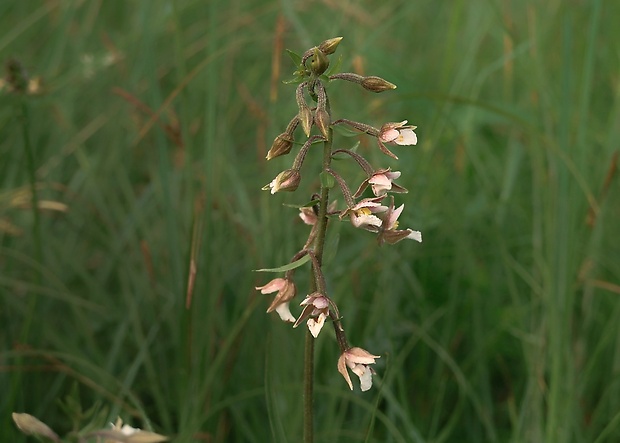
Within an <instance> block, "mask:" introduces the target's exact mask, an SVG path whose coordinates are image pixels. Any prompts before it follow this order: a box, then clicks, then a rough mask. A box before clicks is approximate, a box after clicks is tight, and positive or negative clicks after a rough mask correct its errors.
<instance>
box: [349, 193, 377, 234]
mask: <svg viewBox="0 0 620 443" xmlns="http://www.w3.org/2000/svg"><path fill="white" fill-rule="evenodd" d="M381 200H383V196H381V197H375V198H365V199H362V200H360V201H359V202H357V203H356V204H354V205H353V206H351V207H350V208H347V209H345V210H344V211H342V212H341V213H340V218H341V219H342V218H343V217H344V216H346V215H348V216H349V218H350V219H351V224H352V225H353V226H355V227H356V228H361V229H365V230H367V231H371V232H379V228H380V227H381V223H382V220H381V219H380V218H379V217H377V216H376V215H374V214H378V213H381V212H385V211H387V210H388V207H387V206H383V205H382V204H381Z"/></svg>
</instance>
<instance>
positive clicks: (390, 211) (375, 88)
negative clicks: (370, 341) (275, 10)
mask: <svg viewBox="0 0 620 443" xmlns="http://www.w3.org/2000/svg"><path fill="white" fill-rule="evenodd" d="M341 40H342V38H341V37H337V38H333V39H329V40H326V41H324V42H323V43H321V44H320V45H318V46H315V47H312V48H310V49H308V50H307V51H305V52H304V53H303V55H302V56H299V55H293V56H292V58H293V59H294V60H296V63H298V66H297V70H296V71H295V72H294V76H295V78H294V79H293V80H292V81H291V82H290V83H297V84H298V86H297V88H296V90H295V100H296V103H297V107H298V111H297V114H296V115H295V116H294V117H293V119H292V120H291V121H290V123H289V124H288V127H287V128H286V131H285V132H284V133H282V134H280V135H279V136H277V137H276V138H275V140H274V142H273V145H272V148H271V149H270V151H269V154H268V155H267V159H268V160H270V159H272V158H275V157H278V156H281V155H286V154H288V153H289V152H290V151H291V150H292V148H293V146H294V145H301V148H300V149H299V152H298V153H297V155H296V156H295V159H294V161H293V163H292V165H291V166H290V168H288V169H285V170H283V171H282V172H280V173H279V174H278V175H277V176H276V178H275V179H273V180H272V182H271V183H269V184H268V185H266V186H264V187H263V189H264V190H270V191H271V193H272V194H275V193H277V192H281V191H288V192H293V191H296V190H297V189H298V188H299V186H300V185H301V170H302V169H303V167H304V162H305V159H306V157H307V156H308V155H312V154H313V153H314V151H318V149H315V148H313V146H314V145H315V144H317V142H318V141H322V142H323V143H322V145H323V149H322V162H321V175H320V178H321V179H320V183H321V185H320V189H319V192H318V193H317V192H314V193H312V198H311V202H310V203H308V204H307V205H306V206H304V207H301V208H300V214H299V215H300V217H301V219H302V220H303V222H304V223H305V224H306V225H310V226H311V230H310V233H309V234H308V238H307V240H306V241H305V243H304V246H303V248H302V249H301V250H300V251H299V252H298V253H297V254H296V255H295V257H294V258H293V260H291V264H292V265H294V266H295V267H297V266H300V265H301V264H303V263H300V262H301V260H299V259H300V258H301V257H303V256H305V255H307V256H308V258H309V259H310V262H311V266H310V272H311V279H310V284H309V288H308V292H307V293H306V294H307V295H306V297H305V298H304V300H303V301H302V302H301V306H302V307H303V310H302V312H301V313H300V314H299V316H298V317H297V318H295V316H294V315H293V314H292V313H291V311H290V307H289V304H290V302H291V301H292V300H293V298H294V297H295V296H296V294H297V287H296V286H295V283H294V275H293V274H294V269H293V270H292V269H291V266H290V265H289V266H287V267H285V268H282V269H281V270H282V271H284V270H285V269H286V274H285V276H284V278H276V279H274V280H272V281H270V282H269V283H267V284H266V285H264V286H257V287H256V289H258V290H260V291H261V292H262V293H265V294H268V293H274V292H277V294H276V296H275V298H274V299H273V301H272V302H271V305H270V306H269V308H268V310H267V311H268V312H271V311H276V312H277V313H278V314H279V315H280V317H281V319H282V320H284V321H287V322H291V323H293V327H294V328H296V327H298V326H300V325H301V324H302V323H305V324H306V326H307V331H306V336H305V342H304V370H303V374H304V375H303V377H304V378H303V406H304V407H303V411H304V412H303V414H304V415H303V417H304V419H303V442H304V443H312V442H313V441H314V366H315V362H314V345H315V343H314V341H315V340H316V339H317V338H318V336H319V333H320V331H321V329H322V328H323V326H324V324H325V323H327V322H330V323H332V326H333V328H334V332H335V337H336V342H337V345H338V348H339V350H340V358H339V359H338V362H337V365H336V369H337V370H338V372H340V374H341V375H342V376H343V378H344V379H345V382H346V383H347V385H348V386H349V388H350V389H352V390H353V383H352V382H351V378H350V375H349V371H351V372H353V373H354V374H355V375H356V376H358V377H359V380H360V388H361V390H362V391H367V390H369V389H370V388H371V387H372V374H374V369H373V368H372V367H371V366H370V365H373V364H374V363H375V362H376V359H378V358H379V357H380V356H378V355H373V354H371V353H369V352H368V351H366V350H364V349H362V348H359V347H351V346H350V345H349V341H348V340H347V337H346V334H345V328H344V325H343V322H342V317H341V315H340V311H339V309H338V306H337V303H336V300H335V298H334V296H333V295H332V294H330V288H329V286H328V282H326V279H325V274H326V273H325V269H324V268H323V266H324V263H323V256H324V252H325V247H326V238H327V229H328V227H329V224H330V223H331V222H330V216H333V215H339V217H337V218H335V221H338V219H340V220H345V219H348V220H349V221H350V223H351V225H352V226H353V227H355V228H361V229H363V230H365V231H369V232H371V233H373V234H376V235H377V240H378V242H379V244H380V245H382V244H385V243H387V244H394V243H397V242H399V241H401V240H403V239H405V238H410V239H414V240H417V241H422V237H421V233H420V232H419V231H413V230H411V229H405V230H398V229H397V227H398V217H399V216H400V215H401V213H402V211H403V208H404V205H401V206H399V207H398V208H395V206H394V200H393V197H392V196H391V195H390V197H389V198H390V200H389V206H388V205H387V204H386V203H385V202H384V200H385V199H386V197H387V195H388V194H389V193H405V192H407V190H406V189H405V188H403V187H401V186H399V185H398V184H396V183H394V181H395V180H396V179H398V178H399V177H400V176H401V172H400V171H392V170H391V168H390V167H379V168H377V167H373V166H372V165H371V164H370V162H368V160H366V159H365V158H364V157H363V155H361V154H358V153H356V152H353V151H351V150H349V149H343V148H340V149H334V143H335V142H334V131H333V127H334V126H335V125H337V124H343V125H347V126H349V127H351V128H353V129H355V130H357V131H359V132H360V133H362V134H366V135H368V136H370V137H372V138H374V139H375V140H376V143H377V145H378V146H379V149H380V150H381V151H382V152H383V153H384V154H386V155H388V156H389V157H392V158H393V159H396V158H397V157H396V156H395V155H394V154H393V153H392V152H391V151H389V150H388V149H387V148H386V147H385V144H386V143H388V144H395V145H401V146H403V145H414V144H416V143H417V136H416V134H415V132H414V129H415V126H408V125H407V121H406V120H405V121H402V122H400V123H385V124H383V125H382V126H381V127H380V129H377V128H376V127H374V126H372V125H369V124H366V123H361V122H356V121H353V120H349V119H346V118H340V119H338V120H332V108H331V105H330V100H329V96H328V90H327V88H326V84H327V83H330V82H331V81H335V80H345V81H349V82H352V83H355V84H358V85H360V86H361V87H363V88H364V89H366V90H369V91H372V92H377V93H378V92H384V91H389V90H393V89H395V88H396V86H395V85H393V84H392V83H390V82H388V81H387V80H384V79H382V78H379V77H375V76H366V77H363V76H360V75H358V74H354V73H340V74H335V73H333V72H330V71H331V69H330V66H329V58H328V56H329V55H331V54H333V53H334V51H335V50H336V48H337V46H338V45H339V43H340V41H341ZM306 97H310V98H311V99H312V100H313V101H314V102H316V106H314V105H312V104H308V103H307V102H306ZM298 126H301V127H302V130H303V134H304V135H305V137H306V141H305V142H304V143H303V144H302V143H296V142H295V130H296V129H297V127H298ZM339 153H343V154H346V155H347V156H348V157H349V158H350V159H352V160H354V161H355V162H357V164H358V165H359V167H360V168H361V169H362V170H363V171H364V172H365V174H366V179H365V180H364V181H363V182H362V183H361V184H359V185H358V186H357V191H356V192H355V194H352V193H351V191H350V189H355V188H350V187H349V185H348V184H347V180H346V178H345V177H343V176H342V175H341V174H340V173H339V172H337V171H336V170H335V169H334V168H333V167H332V158H333V157H334V155H336V154H339ZM336 184H337V185H338V186H337V187H336V190H338V189H339V190H340V194H341V195H342V197H343V198H344V202H345V207H344V208H343V209H339V210H338V209H336V204H335V203H329V199H330V192H331V188H332V187H335V185H336ZM367 188H370V189H371V190H372V193H373V196H372V197H364V196H363V194H364V193H365V191H366V189H367ZM333 219H334V218H332V220H333ZM306 261H307V260H306ZM278 269H280V268H276V269H272V271H277V270H278Z"/></svg>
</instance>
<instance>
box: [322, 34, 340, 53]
mask: <svg viewBox="0 0 620 443" xmlns="http://www.w3.org/2000/svg"><path fill="white" fill-rule="evenodd" d="M340 40H342V37H335V38H330V39H329V40H325V41H324V42H323V43H321V44H320V45H319V49H320V50H321V52H322V53H323V54H325V55H330V54H333V53H334V52H336V48H337V47H338V45H339V44H340Z"/></svg>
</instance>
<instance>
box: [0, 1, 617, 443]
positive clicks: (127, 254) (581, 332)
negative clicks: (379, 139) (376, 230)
mask: <svg viewBox="0 0 620 443" xmlns="http://www.w3.org/2000/svg"><path fill="white" fill-rule="evenodd" d="M618 13H620V10H619V5H618V4H617V3H615V2H602V1H600V0H593V1H591V2H527V4H525V3H520V2H512V3H511V2H500V1H491V2H489V1H482V0H473V1H471V2H436V1H428V0H415V1H404V0H402V1H401V0H390V1H385V2H369V1H360V2H329V3H323V2H295V1H285V2H262V1H254V0H250V1H239V0H232V1H223V0H215V1H209V2H200V1H196V0H179V1H173V2H169V1H163V0H153V1H132V2H126V1H118V0H108V1H103V2H67V1H46V2H34V3H33V2H21V1H17V0H9V1H4V2H0V24H1V25H2V29H3V30H4V32H3V33H2V35H0V62H2V63H3V64H4V63H5V62H6V61H8V60H9V59H17V60H18V61H19V62H20V63H21V65H22V66H23V67H24V68H25V70H26V71H27V73H28V75H29V76H30V77H31V78H34V77H37V76H40V77H41V79H42V83H41V93H39V94H37V95H22V96H20V95H17V94H15V93H9V92H8V90H7V88H6V87H4V88H3V90H2V92H1V93H0V94H1V96H0V324H2V331H1V332H0V339H1V340H2V345H3V346H2V348H1V350H0V369H1V370H0V386H2V392H3V394H2V396H0V411H3V415H2V416H1V417H0V441H10V442H20V441H26V437H25V436H23V435H22V434H21V433H20V432H19V431H18V430H17V429H16V427H15V426H14V425H13V423H12V421H11V412H27V413H29V414H32V415H33V416H35V417H38V418H40V419H41V420H42V421H43V422H45V423H46V424H48V425H49V426H50V427H51V428H52V429H54V430H55V431H56V432H57V433H58V434H59V435H65V434H66V433H67V432H70V431H71V430H72V426H73V425H72V423H71V421H70V420H67V418H66V416H65V415H64V414H63V413H62V409H61V408H60V406H59V404H58V399H61V398H66V397H67V396H68V395H69V394H70V393H71V392H72V386H74V384H75V383H78V384H79V386H80V389H79V394H80V400H81V401H80V403H79V404H82V405H95V404H96V405H101V409H100V410H98V414H96V416H97V418H98V419H102V420H103V419H104V418H100V415H99V412H100V411H105V412H106V414H107V416H106V417H105V420H106V421H108V422H113V421H115V420H116V417H118V416H121V417H122V418H123V420H124V422H127V423H129V424H131V425H132V426H135V427H140V428H143V429H152V430H154V431H155V432H158V433H160V434H164V435H169V436H172V441H178V442H190V441H195V442H200V441H213V442H237V441H238V442H266V441H275V442H280V441H281V442H285V441H290V442H295V441H299V440H300V436H299V432H300V428H301V401H300V396H301V367H302V366H301V364H302V358H303V356H302V349H303V340H304V338H303V337H304V331H303V330H302V329H303V328H297V329H294V330H293V329H291V328H290V325H287V324H284V323H282V322H281V321H279V319H278V318H277V316H276V315H266V314H265V313H264V311H265V309H266V308H267V306H268V304H269V302H270V299H266V296H263V295H261V294H259V293H257V291H255V290H254V287H255V286H257V285H262V284H264V283H266V281H267V280H266V279H264V278H265V276H266V275H265V274H257V273H254V272H252V270H253V269H259V268H270V267H273V266H277V265H278V264H281V263H287V262H288V261H289V260H290V258H291V256H292V254H294V252H295V251H296V250H297V249H298V248H299V246H300V245H299V242H300V241H303V239H305V238H306V236H307V229H308V227H307V226H305V225H303V224H302V223H301V221H300V220H299V218H298V216H297V210H295V209H292V208H290V207H286V206H284V205H283V203H291V196H290V195H279V194H276V195H269V193H266V192H261V191H260V187H261V186H262V185H264V184H265V183H267V182H268V181H269V180H271V179H272V178H273V177H275V176H276V174H277V173H278V172H279V171H281V170H283V169H286V168H288V167H290V162H291V161H292V158H293V157H292V156H293V155H294V153H292V154H291V155H289V156H283V157H279V158H277V159H274V160H272V161H271V162H269V163H267V162H266V161H265V160H264V157H265V154H266V153H267V150H268V149H269V145H270V143H271V141H272V140H273V138H274V137H275V136H276V135H277V134H280V133H281V132H282V131H283V130H284V128H285V126H286V123H287V122H288V121H289V120H290V118H291V116H292V115H294V113H295V112H296V107H295V102H294V100H292V97H293V94H294V86H292V85H284V84H282V80H285V79H286V78H287V77H288V75H290V73H291V72H292V71H293V70H294V69H295V67H294V66H292V65H291V62H290V60H288V58H286V57H282V58H281V59H280V57H281V56H282V55H283V51H282V50H281V49H279V48H280V47H281V46H280V45H279V43H282V45H283V47H287V48H291V49H292V50H300V49H301V48H307V47H311V46H312V45H316V44H318V43H319V42H321V41H322V40H324V39H326V38H329V37H333V36H336V35H341V36H343V37H344V40H343V41H342V42H341V43H340V46H339V47H338V54H341V55H342V56H343V59H342V65H343V66H342V69H343V70H350V71H355V72H359V73H360V74H364V75H368V74H373V75H379V76H381V77H383V78H385V79H387V80H389V81H390V82H393V83H394V84H396V85H398V90H397V91H398V93H394V94H392V93H391V92H385V93H382V94H380V95H378V96H375V95H372V96H371V97H370V98H369V94H367V93H366V91H363V90H361V88H359V87H356V86H357V85H354V84H349V83H345V82H342V83H343V84H342V85H341V84H338V85H335V84H334V85H330V90H329V93H330V100H331V107H332V110H333V113H334V118H340V117H341V116H347V117H350V118H357V119H358V120H361V121H367V122H368V123H369V124H373V125H374V126H375V127H380V126H381V124H383V123H385V122H386V121H400V120H404V119H408V120H409V123H410V124H413V125H417V126H418V129H417V130H416V132H417V134H418V136H419V140H420V143H419V144H418V146H416V147H411V146H410V147H398V148H394V152H395V153H396V154H397V155H398V156H399V159H400V161H399V162H398V163H392V160H391V159H389V158H388V157H386V156H384V155H383V154H382V153H381V152H380V151H379V150H378V148H377V146H376V145H375V144H373V143H368V141H367V140H364V139H363V138H360V142H361V144H360V146H359V147H358V150H359V151H360V152H362V151H363V152H364V153H365V154H369V155H371V156H374V158H373V160H374V161H373V163H377V164H384V165H385V167H388V166H392V167H393V169H394V167H397V169H399V170H401V171H402V173H403V175H402V177H401V178H400V179H399V181H398V183H399V184H400V185H402V186H404V187H405V188H407V189H409V194H406V195H403V196H400V200H401V201H404V202H405V206H406V208H407V210H406V211H405V213H406V214H407V217H408V219H406V220H402V221H401V223H402V224H403V226H406V227H411V228H413V229H419V230H421V231H422V232H423V235H424V242H423V243H422V244H418V243H413V242H411V243H404V242H401V243H399V244H397V245H394V246H393V247H388V246H387V245H386V246H383V247H382V248H378V247H377V245H376V242H375V241H374V237H373V236H372V235H371V234H367V233H364V232H359V231H355V232H354V230H353V229H352V228H351V227H350V226H348V225H346V224H343V226H342V227H340V228H338V234H337V237H335V238H334V240H333V241H332V243H329V244H331V245H336V244H337V245H338V250H337V251H334V250H331V251H330V250H326V260H328V261H329V262H330V265H329V266H330V269H331V272H330V280H329V281H328V282H327V285H328V287H329V288H330V293H331V294H333V296H334V298H335V299H337V301H338V304H339V307H340V309H341V311H342V312H343V313H346V317H345V318H343V322H344V324H345V325H346V327H347V334H348V336H349V337H350V338H351V339H352V340H355V344H356V345H359V346H362V347H364V348H366V349H372V350H373V352H377V353H381V355H382V358H381V359H380V360H379V361H378V364H377V371H378V376H377V377H376V379H375V380H376V387H377V389H374V388H373V390H371V391H369V392H367V393H364V394H361V393H360V392H359V391H354V392H349V390H348V387H347V386H346V383H345V382H344V381H343V380H342V377H341V376H340V375H339V374H338V372H337V370H336V361H337V359H338V355H337V350H336V346H334V344H333V343H330V342H329V341H330V340H332V338H331V337H330V336H329V335H328V334H326V335H325V336H323V335H322V334H321V337H320V339H319V340H317V343H316V344H317V346H316V359H317V372H316V383H317V387H316V389H317V399H316V405H315V407H316V414H317V416H316V423H317V430H316V440H317V441H320V442H336V441H337V442H364V441H366V442H431V441H432V442H460V441H463V442H465V441H466V442H471V441H497V442H503V441H513V442H523V441H528V442H529V441H545V442H549V443H552V442H553V443H555V442H591V441H597V442H599V443H602V442H614V441H618V439H620V418H619V417H620V415H619V414H618V411H620V404H619V403H620V395H619V394H620V383H619V379H618V374H619V373H620V339H619V337H620V323H619V322H618V321H617V318H618V317H619V316H620V298H619V295H620V286H619V285H620V248H619V243H618V241H617V240H616V239H617V238H619V237H620V224H619V223H618V220H619V219H620V198H619V196H620V193H619V192H618V189H619V185H618V183H619V181H618V180H619V177H618V175H617V173H616V166H617V161H618V146H620V125H618V121H619V117H620V96H619V94H618V78H617V77H618V76H617V73H618V72H619V68H620V67H619V66H618V65H619V60H618V43H617V42H618V41H620V36H619V35H618V31H617V26H616V21H617V17H618ZM278 23H280V24H283V23H285V24H286V26H284V27H283V28H282V26H280V25H278ZM274 43H275V44H274ZM274 49H277V52H276V53H275V54H274ZM274 60H275V63H276V64H277V66H279V68H280V69H279V70H273V69H272V62H273V61H274ZM276 72H280V75H279V77H277V78H275V77H272V76H274V75H275V73H276ZM3 75H4V74H3ZM272 85H273V86H272ZM335 86H338V87H335ZM349 144H350V143H349ZM341 147H345V148H346V147H348V146H335V148H341ZM312 149H314V148H312ZM312 149H311V150H310V153H309V156H308V157H309V158H308V162H312V161H318V160H312V159H311V158H310V157H311V156H312V155H313V151H312ZM293 150H295V148H293ZM317 157H318V156H317ZM31 160H32V164H31ZM346 161H347V160H346V159H342V160H341V161H340V162H339V165H338V166H339V169H340V167H341V165H342V168H343V171H344V172H343V173H346V172H347V171H346V165H345V163H346ZM348 173H350V174H352V175H351V176H350V179H351V180H353V181H355V180H356V178H357V179H359V180H360V181H361V180H362V179H363V177H356V176H355V174H357V173H358V172H357V171H356V169H355V168H354V166H353V165H351V168H350V170H349V171H348ZM32 177H34V180H33V178H32ZM347 178H349V177H347ZM319 180H320V178H319V177H318V174H317V175H316V176H315V177H312V176H311V174H307V175H304V177H303V180H302V183H301V185H300V188H299V190H298V191H297V193H298V196H297V197H296V198H297V200H300V199H303V198H304V197H303V196H304V189H303V188H304V186H308V188H307V189H311V188H310V184H311V183H313V184H316V183H318V182H319ZM33 191H34V196H35V198H33ZM332 195H333V196H334V197H336V198H339V195H338V190H337V187H336V188H334V190H333V192H332ZM299 196H302V197H299ZM305 198H308V199H311V195H310V193H308V195H307V196H306V197H305ZM339 200H340V203H341V204H342V199H341V198H339ZM33 201H34V205H33ZM334 221H336V220H334ZM365 234H367V235H365ZM332 249H333V248H332ZM192 269H195V274H194V273H193V272H192ZM299 274H301V273H299ZM298 284H299V288H300V291H303V288H304V282H303V281H299V282H298ZM301 295H303V294H301ZM299 301H301V298H300V299H299ZM294 313H295V314H297V313H298V312H294ZM100 424H101V425H104V424H105V423H100Z"/></svg>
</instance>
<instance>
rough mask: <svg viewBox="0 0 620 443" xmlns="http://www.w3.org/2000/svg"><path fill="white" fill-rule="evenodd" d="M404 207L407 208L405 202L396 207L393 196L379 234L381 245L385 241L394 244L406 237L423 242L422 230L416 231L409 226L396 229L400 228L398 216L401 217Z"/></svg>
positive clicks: (378, 239)
mask: <svg viewBox="0 0 620 443" xmlns="http://www.w3.org/2000/svg"><path fill="white" fill-rule="evenodd" d="M403 209H405V205H404V204H402V205H400V206H399V207H398V208H396V209H394V198H392V201H391V203H390V207H389V208H388V211H387V212H386V213H385V215H384V218H383V224H382V225H381V228H380V229H379V236H378V237H377V241H378V242H379V245H382V244H383V243H389V244H391V245H393V244H394V243H398V242H399V241H401V240H404V239H406V238H409V239H412V240H416V241H418V242H420V243H421V242H422V233H421V232H420V231H414V230H413V229H409V228H407V229H402V230H398V229H396V228H398V217H400V214H401V213H402V212H403Z"/></svg>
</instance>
